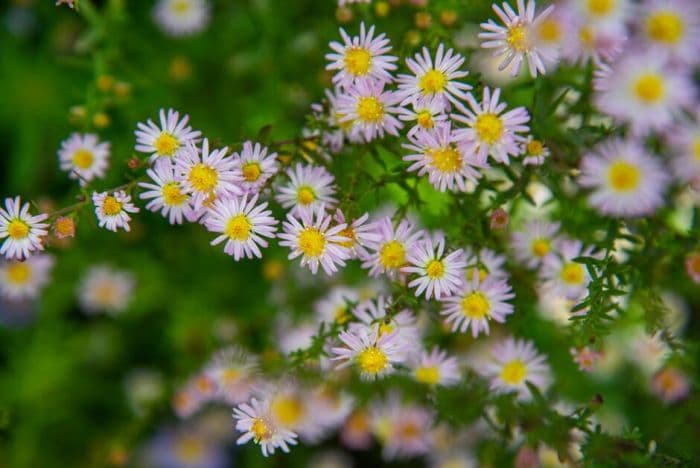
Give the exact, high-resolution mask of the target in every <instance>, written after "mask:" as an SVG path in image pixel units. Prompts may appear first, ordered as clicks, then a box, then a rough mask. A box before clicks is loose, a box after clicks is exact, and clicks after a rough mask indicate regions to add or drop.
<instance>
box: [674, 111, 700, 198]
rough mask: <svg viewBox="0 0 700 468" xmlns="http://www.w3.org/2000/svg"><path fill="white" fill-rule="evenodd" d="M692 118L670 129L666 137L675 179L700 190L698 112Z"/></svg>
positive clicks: (699, 126) (699, 116)
mask: <svg viewBox="0 0 700 468" xmlns="http://www.w3.org/2000/svg"><path fill="white" fill-rule="evenodd" d="M694 117H695V118H694V119H693V120H688V119H683V121H682V122H680V123H678V124H676V125H674V126H673V127H670V128H669V130H668V132H667V133H666V135H667V139H668V143H669V146H670V149H671V153H672V156H673V160H672V164H673V169H674V173H675V175H676V177H677V178H678V179H680V180H682V181H684V182H689V183H690V184H691V185H692V186H693V187H694V188H696V189H697V190H700V112H695V116H694Z"/></svg>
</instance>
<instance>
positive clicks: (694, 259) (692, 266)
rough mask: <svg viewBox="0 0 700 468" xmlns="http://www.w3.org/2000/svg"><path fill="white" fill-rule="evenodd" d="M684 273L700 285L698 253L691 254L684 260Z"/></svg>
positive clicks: (699, 259) (699, 255)
mask: <svg viewBox="0 0 700 468" xmlns="http://www.w3.org/2000/svg"><path fill="white" fill-rule="evenodd" d="M685 271H687V272H688V276H690V279H692V280H693V281H695V282H696V283H698V284H700V252H693V253H691V254H690V255H688V258H686V260H685Z"/></svg>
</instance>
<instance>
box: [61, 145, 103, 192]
mask: <svg viewBox="0 0 700 468" xmlns="http://www.w3.org/2000/svg"><path fill="white" fill-rule="evenodd" d="M58 162H59V164H60V166H61V170H64V171H67V172H68V177H69V178H71V179H77V180H79V181H80V185H81V186H85V185H87V183H88V182H91V181H92V180H94V179H95V178H99V179H101V178H103V177H104V176H105V172H106V171H107V167H108V166H109V142H102V143H100V141H99V140H98V139H97V135H95V134H92V133H86V134H84V135H81V134H80V133H72V134H71V136H70V137H68V139H66V140H64V141H62V142H61V148H60V149H59V150H58Z"/></svg>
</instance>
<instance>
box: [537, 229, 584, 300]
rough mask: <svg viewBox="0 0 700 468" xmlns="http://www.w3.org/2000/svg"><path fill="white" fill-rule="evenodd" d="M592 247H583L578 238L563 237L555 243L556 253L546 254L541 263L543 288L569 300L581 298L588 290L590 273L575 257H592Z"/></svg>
mask: <svg viewBox="0 0 700 468" xmlns="http://www.w3.org/2000/svg"><path fill="white" fill-rule="evenodd" d="M593 256H594V255H593V247H584V245H583V243H582V242H581V241H579V240H569V239H564V240H561V241H560V242H558V243H557V255H548V256H547V257H545V259H544V262H543V264H542V269H541V276H542V279H543V280H544V285H543V286H544V289H545V290H546V291H547V292H551V293H553V294H560V295H563V296H565V297H566V298H567V299H570V300H573V301H575V300H579V299H581V298H582V297H583V296H584V295H585V294H586V292H587V290H588V283H590V282H591V275H590V274H589V273H588V270H587V269H586V266H585V265H584V264H583V263H578V262H575V261H574V259H575V258H577V257H593Z"/></svg>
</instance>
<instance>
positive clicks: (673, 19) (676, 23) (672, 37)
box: [647, 10, 685, 45]
mask: <svg viewBox="0 0 700 468" xmlns="http://www.w3.org/2000/svg"><path fill="white" fill-rule="evenodd" d="M684 29H685V25H684V24H683V19H682V18H681V17H680V16H679V15H678V13H676V12H674V11H669V10H662V11H657V12H655V13H653V14H651V15H649V18H648V19H647V33H648V34H649V37H651V38H652V39H654V40H655V41H658V42H663V43H664V44H669V45H673V44H677V43H678V41H680V40H681V38H682V37H683V32H684Z"/></svg>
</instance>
